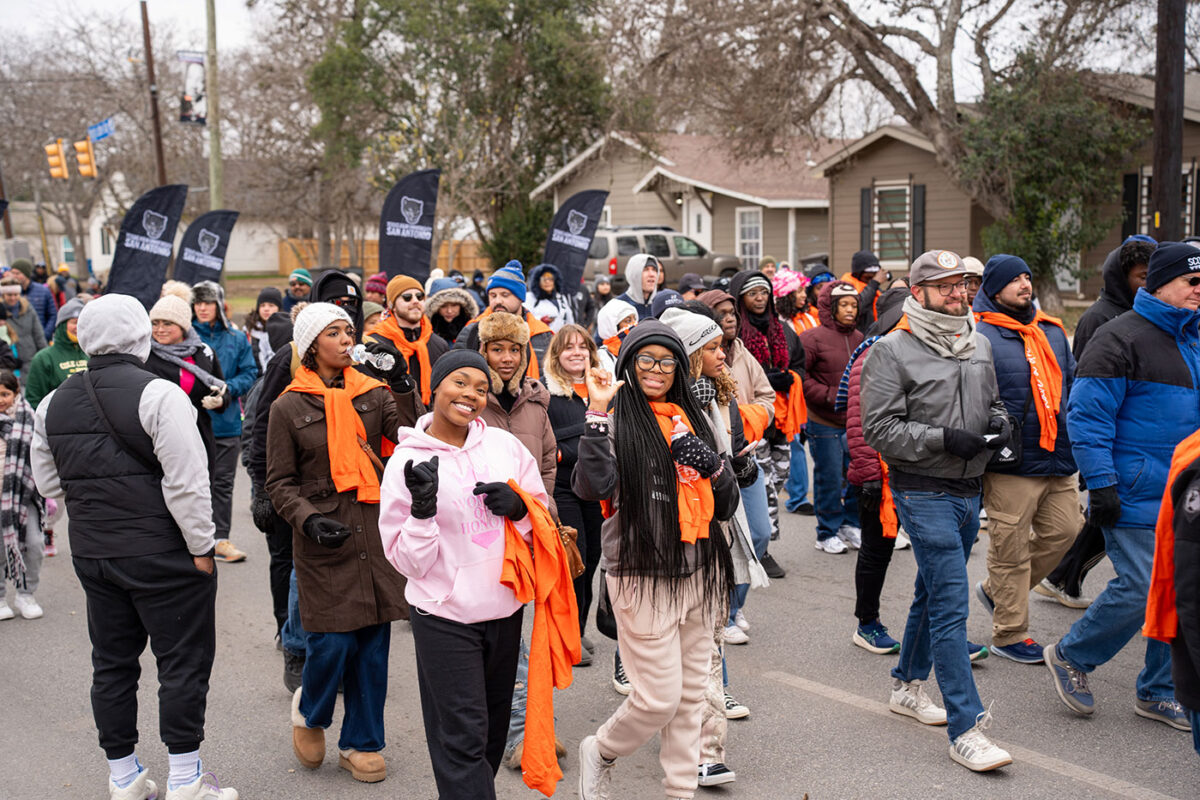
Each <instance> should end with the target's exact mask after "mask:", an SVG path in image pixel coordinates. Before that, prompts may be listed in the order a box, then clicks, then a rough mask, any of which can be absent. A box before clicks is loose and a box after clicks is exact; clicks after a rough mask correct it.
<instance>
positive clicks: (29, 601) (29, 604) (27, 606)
mask: <svg viewBox="0 0 1200 800" xmlns="http://www.w3.org/2000/svg"><path fill="white" fill-rule="evenodd" d="M13 608H14V609H16V612H17V613H18V614H20V615H21V616H22V617H24V618H25V619H40V618H41V616H42V614H43V613H44V612H43V611H42V607H41V606H39V605H38V601H37V600H34V599H33V595H31V594H28V593H25V592H17V596H16V597H14V598H13Z"/></svg>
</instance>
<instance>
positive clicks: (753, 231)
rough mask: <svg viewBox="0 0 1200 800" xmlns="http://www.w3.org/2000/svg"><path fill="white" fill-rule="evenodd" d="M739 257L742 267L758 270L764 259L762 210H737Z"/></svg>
mask: <svg viewBox="0 0 1200 800" xmlns="http://www.w3.org/2000/svg"><path fill="white" fill-rule="evenodd" d="M736 220H737V255H738V258H740V259H741V260H742V266H743V267H746V268H747V269H756V268H757V267H758V262H759V260H760V259H761V258H762V239H763V219H762V208H760V207H759V206H747V207H744V208H739V209H737V215H736Z"/></svg>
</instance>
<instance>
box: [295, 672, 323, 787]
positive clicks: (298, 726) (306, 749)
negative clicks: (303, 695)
mask: <svg viewBox="0 0 1200 800" xmlns="http://www.w3.org/2000/svg"><path fill="white" fill-rule="evenodd" d="M301 691H302V690H301V689H297V690H296V693H295V694H294V695H292V750H293V751H294V752H295V753H296V760H297V761H299V762H300V763H301V764H302V765H304V766H306V767H308V768H309V769H316V768H317V767H319V766H321V762H322V761H324V760H325V729H324V728H310V727H308V724H307V723H306V722H305V720H304V715H303V714H301V713H300V692H301Z"/></svg>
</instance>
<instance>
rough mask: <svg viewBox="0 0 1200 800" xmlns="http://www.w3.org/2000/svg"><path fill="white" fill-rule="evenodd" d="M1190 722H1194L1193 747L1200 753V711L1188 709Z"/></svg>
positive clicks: (1197, 753)
mask: <svg viewBox="0 0 1200 800" xmlns="http://www.w3.org/2000/svg"><path fill="white" fill-rule="evenodd" d="M1188 722H1190V723H1192V747H1193V748H1195V750H1196V755H1200V711H1192V710H1191V709H1190V708H1189V709H1188Z"/></svg>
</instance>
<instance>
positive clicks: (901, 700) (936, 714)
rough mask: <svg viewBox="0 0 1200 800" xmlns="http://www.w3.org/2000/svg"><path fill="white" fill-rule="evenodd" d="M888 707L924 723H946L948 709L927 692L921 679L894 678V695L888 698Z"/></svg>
mask: <svg viewBox="0 0 1200 800" xmlns="http://www.w3.org/2000/svg"><path fill="white" fill-rule="evenodd" d="M888 708H889V709H890V710H891V711H893V712H895V713H897V714H903V715H904V716H906V717H912V718H913V719H915V720H916V721H917V722H920V723H921V724H922V725H945V724H946V709H944V708H942V707H941V706H939V705H938V704H937V703H935V702H933V698H931V697H930V696H929V695H927V694H925V686H924V685H923V684H922V683H921V681H909V682H908V683H905V682H904V681H902V680H900V679H899V678H892V696H891V699H890V700H888Z"/></svg>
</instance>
